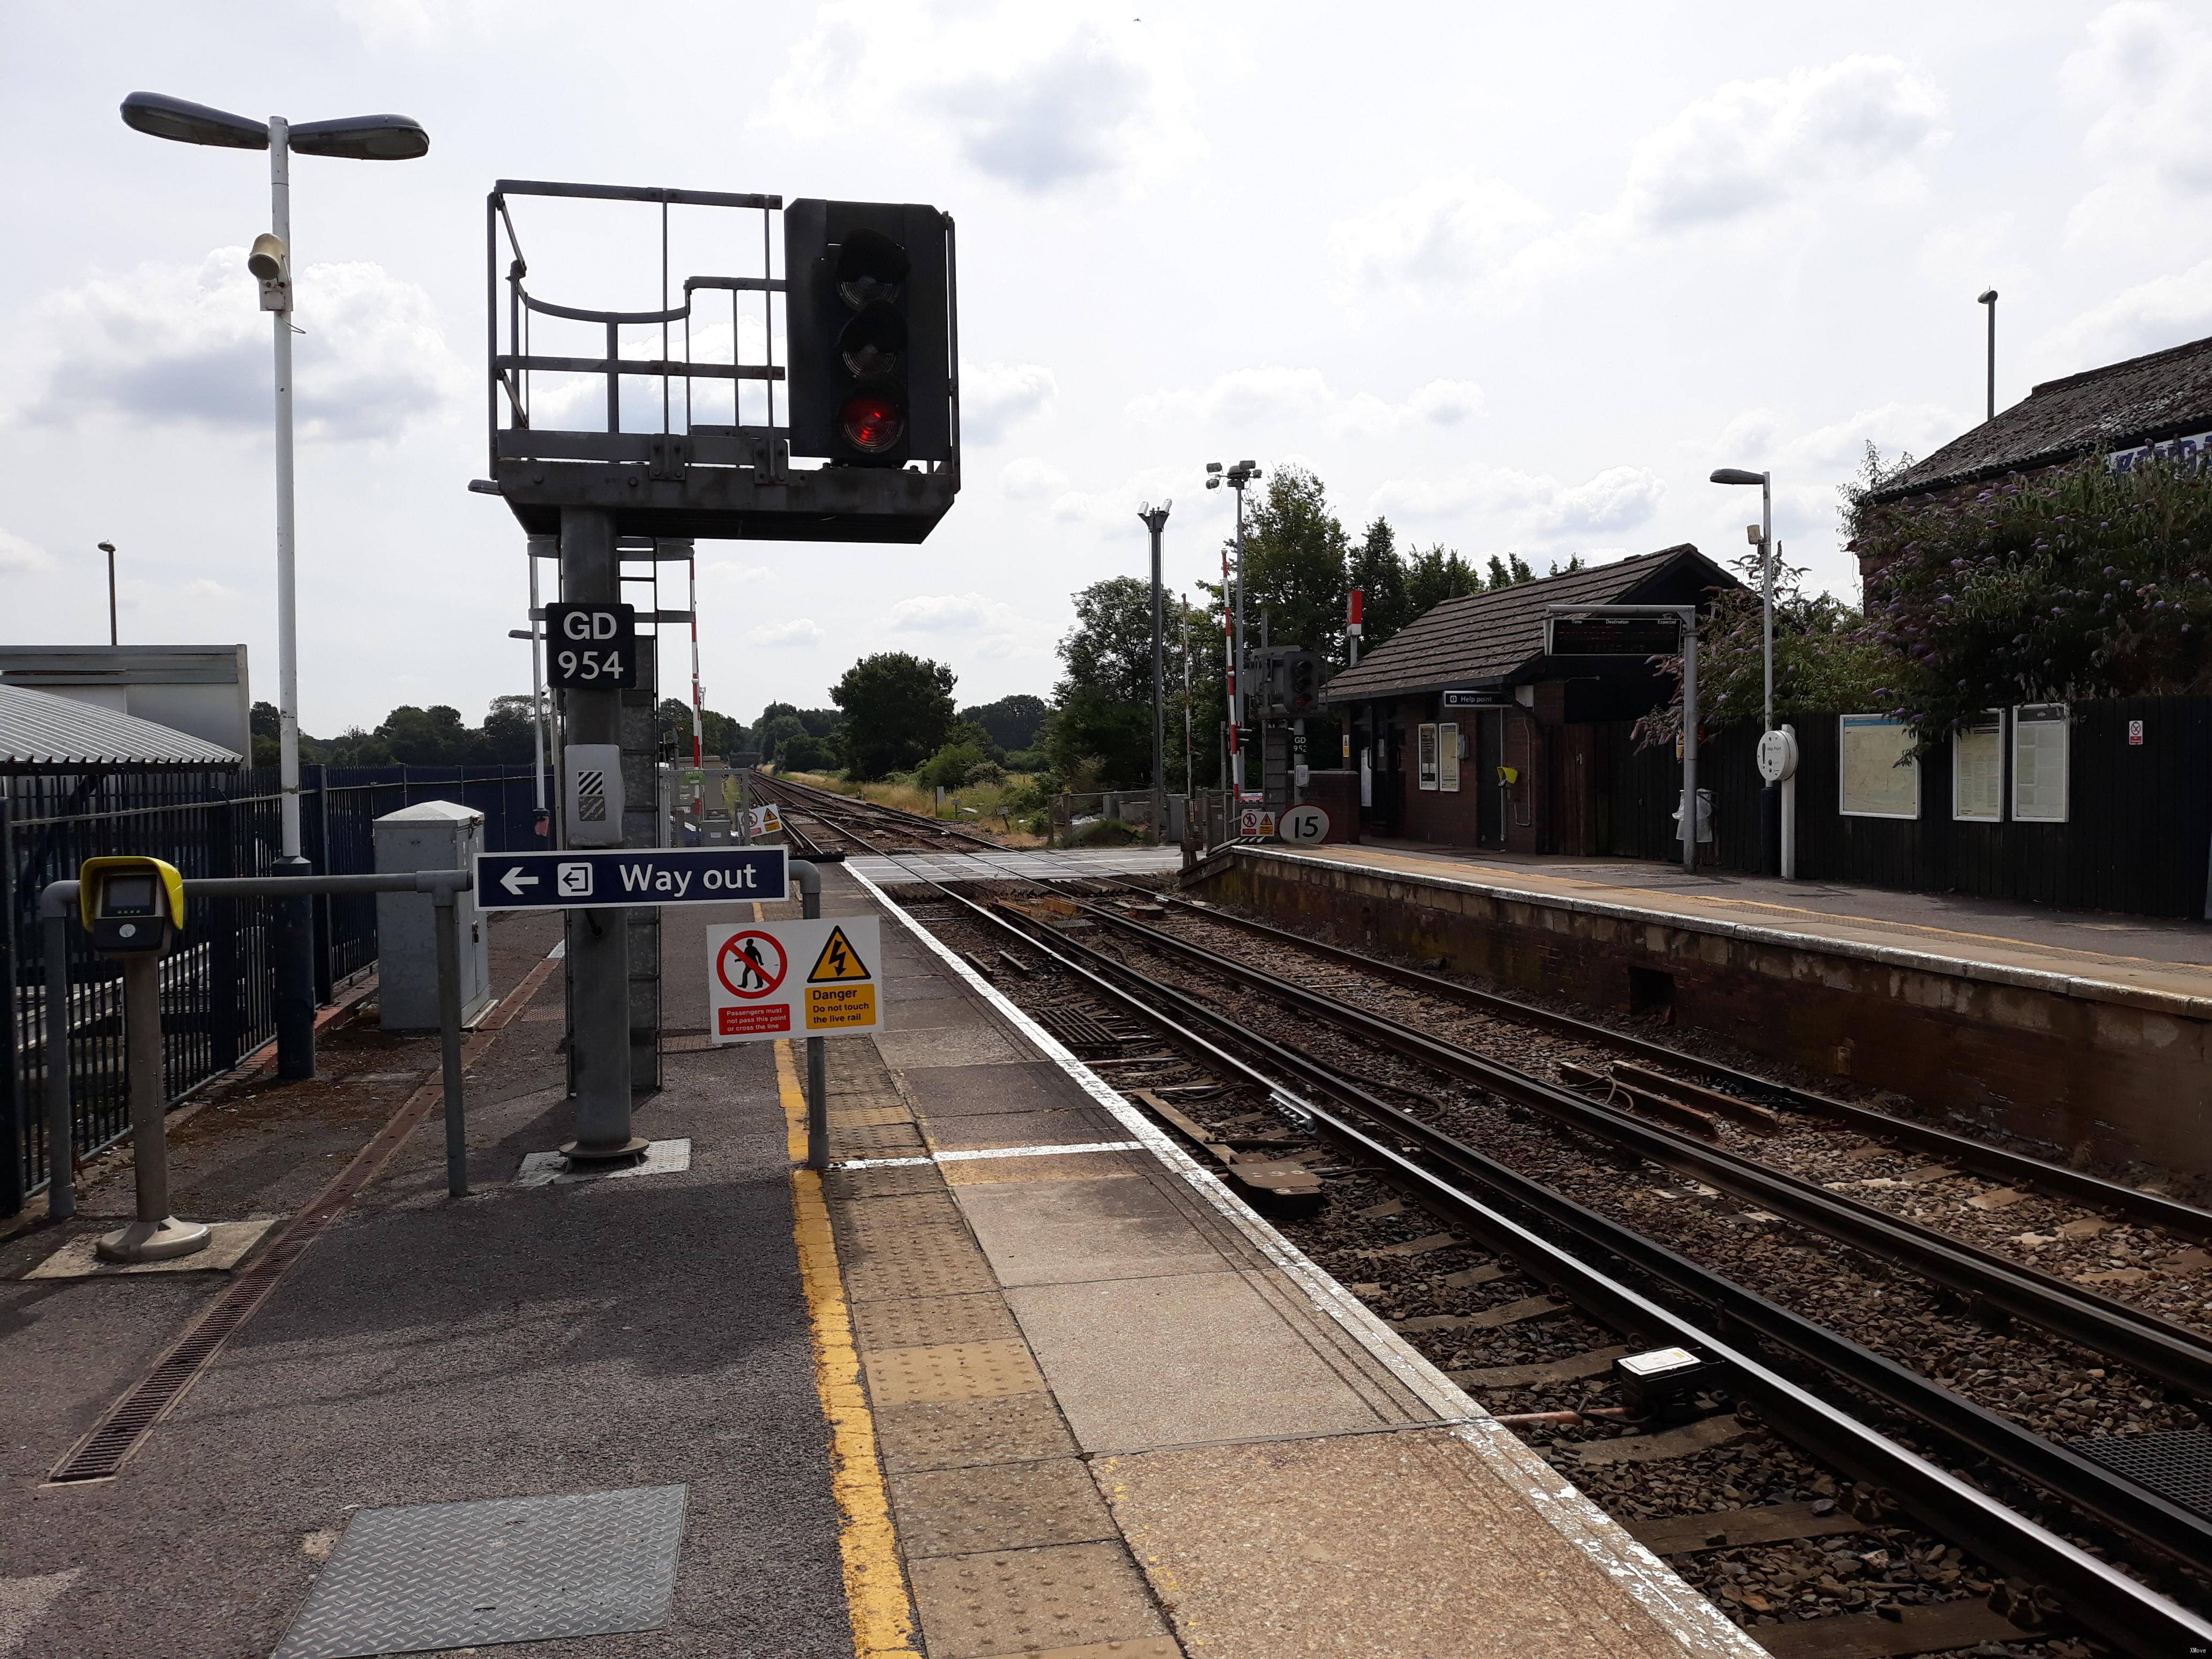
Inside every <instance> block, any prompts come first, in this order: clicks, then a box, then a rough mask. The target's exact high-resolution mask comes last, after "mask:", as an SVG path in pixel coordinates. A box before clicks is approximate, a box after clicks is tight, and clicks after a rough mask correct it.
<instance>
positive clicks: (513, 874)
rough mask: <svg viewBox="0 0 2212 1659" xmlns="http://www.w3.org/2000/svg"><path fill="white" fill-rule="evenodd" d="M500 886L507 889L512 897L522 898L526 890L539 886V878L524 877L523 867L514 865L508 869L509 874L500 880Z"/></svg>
mask: <svg viewBox="0 0 2212 1659" xmlns="http://www.w3.org/2000/svg"><path fill="white" fill-rule="evenodd" d="M499 884H500V885H501V886H502V887H504V888H506V889H507V893H508V894H509V896H512V897H514V898H520V897H521V896H522V890H523V889H524V888H526V887H535V886H537V885H538V878H537V877H535V876H526V875H524V874H523V873H522V866H520V865H513V866H509V867H508V869H507V873H506V874H505V875H503V876H501V878H499Z"/></svg>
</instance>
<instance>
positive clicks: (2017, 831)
mask: <svg viewBox="0 0 2212 1659" xmlns="http://www.w3.org/2000/svg"><path fill="white" fill-rule="evenodd" d="M2069 718H2070V722H2071V726H2072V730H2071V731H2070V732H2069V790H2068V803H2067V810H2068V821H2067V822H2066V823H2013V822H2011V821H2010V820H2009V818H2008V820H2007V821H2006V822H2004V823H1960V822H1959V821H1957V820H1956V819H1954V818H1953V817H1952V816H1951V749H1950V744H1949V743H1948V740H1947V741H1945V742H1943V743H1941V744H1937V745H1936V747H1935V749H1934V750H1932V751H1931V752H1930V753H1929V754H1927V755H1925V756H1923V757H1922V758H1921V762H1920V816H1919V817H1918V818H1917V820H1913V821H1907V820H1905V819H1902V818H1864V817H1844V815H1843V814H1842V812H1841V811H1838V805H1839V801H1838V794H1839V789H1838V782H1839V780H1838V736H1837V726H1836V718H1835V716H1833V715H1825V716H1819V717H1814V718H1810V719H1806V720H1794V721H1792V722H1791V724H1792V725H1794V726H1796V730H1797V742H1798V749H1799V754H1800V756H1801V760H1800V763H1799V766H1798V772H1797V873H1798V875H1799V876H1800V877H1801V878H1806V879H1809V880H1814V881H1843V882H1854V883H1859V884H1864V885H1866V886H1869V887H1891V888H1899V889H1903V890H1909V891H1916V892H1947V893H1962V894H1966V895H1967V896H1972V897H1975V898H2000V899H2018V900H2022V901H2025V902H2029V903H2033V904H2047V905H2051V906H2052V907H2054V908H2060V909H2069V910H2116V911H2123V912H2128V913H2131V914H2134V915H2153V916H2188V917H2197V918H2201V917H2203V916H2204V915H2205V914H2206V904H2207V893H2208V871H2212V698H2208V697H2130V698H2122V699H2116V700H2114V701H2112V702H2085V703H2075V704H2074V705H2073V706H2072V708H2071V709H2070V711H2069ZM2135 720H2140V721H2142V743H2141V744H2130V743H2129V741H2128V729H2129V725H2130V722H2131V721H2135ZM1758 736H1759V734H1758V733H1757V732H1755V731H1752V730H1749V729H1747V728H1743V727H1735V728H1731V729H1729V730H1728V731H1725V732H1717V733H1714V734H1712V735H1711V736H1710V737H1709V738H1707V739H1706V741H1705V744H1704V745H1703V746H1702V747H1701V749H1700V750H1699V760H1698V778H1699V784H1700V786H1701V787H1705V788H1708V789H1711V791H1712V792H1713V798H1714V799H1713V831H1714V838H1713V845H1712V848H1711V851H1710V855H1711V858H1712V860H1713V862H1714V863H1715V864H1716V865H1717V866H1718V867H1720V868H1722V869H1727V870H1751V869H1756V868H1757V867H1758V865H1759V787H1760V786H1759V772H1758V769H1757V767H1756V766H1755V765H1754V764H1753V746H1754V745H1755V744H1756V743H1757V742H1758ZM1602 748H1603V751H1604V752H1605V753H1606V754H1607V757H1608V764H1607V769H1606V775H1607V780H1608V782H1609V785H1610V795H1609V798H1608V799H1607V801H1606V803H1605V806H1604V809H1603V811H1601V819H1600V821H1601V823H1603V824H1604V825H1605V826H1606V827H1607V845H1606V848H1605V850H1606V851H1607V852H1609V853H1613V854H1617V855H1620V856H1623V857H1628V858H1649V859H1666V858H1671V857H1673V856H1674V855H1675V853H1676V850H1677V848H1678V845H1679V843H1678V842H1677V841H1676V839H1675V829H1674V818H1673V813H1674V809H1675V806H1676V805H1677V803H1678V801H1679V798H1680V796H1679V792H1680V788H1681V773H1680V763H1678V762H1677V761H1676V760H1675V758H1674V752H1673V750H1671V749H1638V748H1637V747H1636V745H1635V744H1634V742H1633V741H1632V739H1631V738H1630V736H1629V727H1628V726H1627V725H1626V723H1622V724H1619V725H1614V726H1607V728H1606V729H1605V739H1604V743H1603V745H1602ZM2007 765H2008V773H2007V798H2008V800H2009V794H2010V773H2009V765H2010V757H2009V755H2008V757H2007Z"/></svg>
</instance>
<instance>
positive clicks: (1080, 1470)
mask: <svg viewBox="0 0 2212 1659" xmlns="http://www.w3.org/2000/svg"><path fill="white" fill-rule="evenodd" d="M891 1498H892V1501H893V1502H894V1503H896V1504H897V1506H898V1532H899V1544H900V1547H902V1549H903V1550H904V1551H905V1552H906V1554H907V1558H908V1559H909V1560H915V1559H921V1557H924V1556H931V1555H972V1554H974V1553H976V1552H978V1551H982V1550H1019V1549H1036V1548H1041V1547H1045V1546H1048V1545H1053V1544H1088V1543H1097V1542H1104V1541H1111V1540H1115V1539H1118V1538H1119V1537H1120V1536H1121V1534H1119V1533H1117V1532H1116V1531H1115V1529H1114V1520H1113V1517H1112V1516H1110V1515H1109V1514H1108V1513H1107V1512H1106V1503H1105V1500H1104V1499H1103V1498H1100V1497H1099V1495H1098V1488H1097V1486H1096V1485H1094V1484H1093V1483H1092V1481H1091V1473H1090V1471H1089V1470H1088V1469H1087V1468H1085V1467H1084V1465H1083V1463H1082V1461H1081V1460H1080V1459H1078V1458H1073V1457H1055V1458H1052V1459H1049V1460H1048V1461H1047V1462H1041V1463H997V1464H989V1465H986V1466H984V1467H982V1468H966V1469H933V1470H931V1471H929V1472H928V1473H927V1474H903V1475H896V1476H894V1477H892V1480H891Z"/></svg>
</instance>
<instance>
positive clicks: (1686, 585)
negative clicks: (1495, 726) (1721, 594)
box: [1322, 542, 1737, 702]
mask: <svg viewBox="0 0 2212 1659" xmlns="http://www.w3.org/2000/svg"><path fill="white" fill-rule="evenodd" d="M1736 585H1737V583H1736V580H1735V577H1733V576H1731V575H1729V574H1728V573H1727V572H1726V571H1724V570H1723V569H1722V568H1720V567H1719V566H1717V565H1716V564H1715V563H1713V562H1712V561H1711V560H1710V559H1708V558H1706V557H1705V555H1704V554H1702V553H1700V552H1699V551H1698V550H1697V549H1696V548H1694V547H1692V546H1691V545H1690V544H1688V543H1687V542H1685V543H1683V544H1681V545H1680V546H1679V547H1668V548H1662V549H1661V550H1659V551H1658V552H1656V553H1644V554H1639V555H1638V556H1636V557H1634V558H1628V559H1621V560H1620V561H1618V562H1615V563H1613V564H1601V565H1596V566H1594V567H1593V568H1590V569H1588V570H1577V571H1572V572H1570V573H1569V574H1565V575H1559V576H1540V577H1538V578H1537V579H1536V580H1534V581H1533V582H1518V583H1516V584H1515V585H1514V586H1511V587H1501V588H1499V589H1498V590H1497V591H1496V592H1489V593H1468V594H1464V595H1462V597H1460V598H1458V599H1446V600H1445V601H1444V602H1443V604H1442V605H1437V607H1436V608H1435V609H1434V610H1432V611H1429V612H1427V613H1426V614H1425V615H1424V616H1423V617H1420V618H1419V620H1417V621H1415V622H1413V623H1409V624H1408V625H1407V627H1406V629H1404V631H1402V632H1401V633H1399V634H1396V635H1393V636H1392V637H1391V638H1390V639H1389V640H1388V641H1385V642H1384V643H1383V645H1381V646H1379V647H1376V650H1375V652H1374V653H1373V654H1372V655H1370V656H1367V657H1364V658H1363V659H1361V660H1360V664H1359V666H1358V667H1357V668H1347V669H1346V670H1345V671H1344V672H1343V673H1341V674H1339V675H1338V676H1337V677H1336V678H1334V679H1333V680H1331V681H1330V682H1329V683H1328V685H1327V686H1325V687H1323V688H1322V702H1361V701H1363V700H1364V699H1366V698H1369V697H1390V696H1401V695H1405V694H1410V693H1413V692H1417V691H1432V690H1438V689H1440V688H1442V687H1446V686H1471V685H1479V684H1484V683H1486V682H1487V683H1492V684H1494V683H1497V682H1499V681H1503V680H1506V679H1509V678H1515V677H1516V671H1518V670H1522V669H1524V668H1534V667H1535V666H1537V665H1540V664H1541V662H1542V661H1543V659H1544V607H1545V606H1546V605H1638V604H1655V605H1667V604H1687V603H1688V602H1689V600H1690V598H1691V596H1692V594H1693V593H1697V592H1703V591H1704V590H1705V589H1706V588H1708V587H1734V586H1736ZM1522 678H1526V677H1525V676H1523V677H1522Z"/></svg>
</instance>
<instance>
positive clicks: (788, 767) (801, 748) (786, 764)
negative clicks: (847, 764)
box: [775, 732, 837, 772]
mask: <svg viewBox="0 0 2212 1659" xmlns="http://www.w3.org/2000/svg"><path fill="white" fill-rule="evenodd" d="M775 763H776V766H777V767H778V768H779V769H781V770H782V771H786V772H827V771H830V770H832V769H835V768H836V764H837V748H836V744H833V743H830V742H828V741H826V740H824V739H823V738H817V737H815V736H813V735H812V734H811V733H810V732H799V733H798V734H796V735H795V736H793V737H789V738H785V739H784V740H783V744H782V746H781V748H779V749H778V750H776V751H775Z"/></svg>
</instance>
